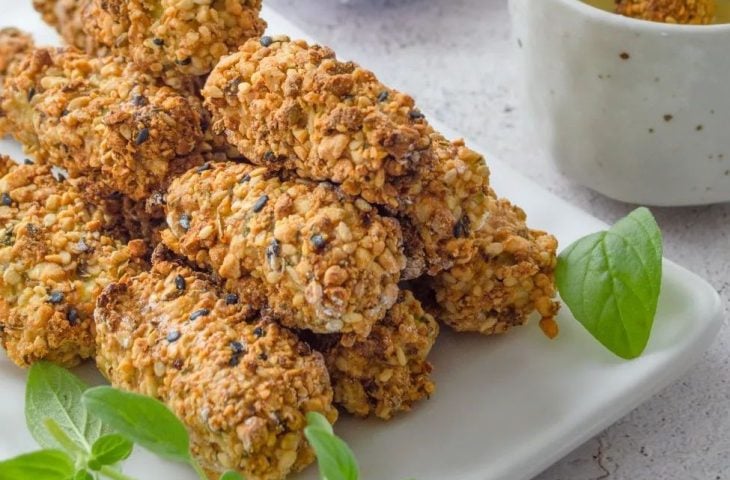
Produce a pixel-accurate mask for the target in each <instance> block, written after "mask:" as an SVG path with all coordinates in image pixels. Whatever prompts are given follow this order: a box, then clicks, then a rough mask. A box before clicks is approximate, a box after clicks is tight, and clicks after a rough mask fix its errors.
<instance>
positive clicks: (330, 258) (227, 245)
mask: <svg viewBox="0 0 730 480" xmlns="http://www.w3.org/2000/svg"><path fill="white" fill-rule="evenodd" d="M166 208H167V223H168V225H169V227H170V228H169V230H167V231H165V232H163V241H164V242H165V244H166V245H167V246H168V247H169V248H171V249H172V250H174V251H176V252H177V253H179V254H182V255H184V256H186V257H187V258H189V259H190V260H191V261H194V262H196V263H197V264H198V265H199V266H201V267H206V268H211V269H212V270H213V271H214V272H216V273H217V274H218V275H219V276H220V277H221V278H222V279H224V280H225V281H227V282H228V283H229V285H231V288H239V285H238V284H239V283H240V280H241V279H247V278H249V276H250V278H251V279H252V280H253V281H255V282H257V285H258V289H259V290H260V292H261V294H262V295H263V296H264V297H265V299H266V301H267V302H268V305H269V307H270V308H271V309H272V311H273V313H274V314H276V315H277V316H278V317H280V320H281V322H282V323H283V324H284V325H286V326H290V327H295V328H308V329H311V330H313V331H316V332H320V333H336V332H356V333H357V334H359V335H362V336H367V334H368V332H369V331H370V328H371V327H372V325H373V324H374V323H375V322H377V321H378V320H380V319H381V318H382V317H383V316H384V315H385V312H386V311H387V310H388V308H390V306H391V305H393V303H394V302H395V300H396V297H397V293H398V288H397V282H398V280H399V273H400V271H401V270H402V269H403V267H404V266H405V258H404V257H403V254H402V252H401V248H402V245H401V243H402V241H401V233H400V227H399V225H398V223H397V222H396V221H395V220H393V219H391V218H385V217H382V216H380V215H379V214H378V212H377V211H376V209H375V208H373V207H372V206H371V205H370V204H368V203H367V202H365V201H364V200H362V199H358V200H355V201H351V200H347V199H345V198H343V196H342V195H340V194H339V193H338V191H337V189H336V188H334V187H333V186H332V185H331V184H316V183H312V182H307V181H304V180H290V181H285V180H281V179H279V178H277V177H272V176H271V175H270V174H269V173H267V171H266V169H265V168H263V167H254V166H251V165H247V164H230V163H229V164H209V165H206V166H205V167H201V168H198V169H194V170H191V171H189V172H188V173H186V174H185V175H183V176H181V177H179V178H177V179H176V180H175V181H174V182H173V183H172V185H171V186H170V189H169V190H168V194H167V207H166ZM244 286H245V288H249V287H250V284H249V283H248V282H246V283H245V285H244Z"/></svg>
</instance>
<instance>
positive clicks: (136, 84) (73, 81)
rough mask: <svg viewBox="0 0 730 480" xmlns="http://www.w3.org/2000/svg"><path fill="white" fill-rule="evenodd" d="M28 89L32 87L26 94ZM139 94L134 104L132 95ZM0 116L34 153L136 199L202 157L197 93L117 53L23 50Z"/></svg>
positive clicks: (99, 185)
mask: <svg viewBox="0 0 730 480" xmlns="http://www.w3.org/2000/svg"><path fill="white" fill-rule="evenodd" d="M29 92H33V95H32V96H31V95H29ZM140 95H142V96H144V97H145V98H146V100H147V101H146V102H144V103H143V104H140V102H138V101H137V100H136V99H137V98H138V97H139V96H140ZM1 100H2V103H1V104H0V107H1V108H2V113H3V115H4V117H5V118H4V121H3V122H2V123H0V127H1V128H2V130H3V131H4V133H10V134H12V135H13V136H14V137H15V138H16V139H17V140H18V141H20V142H21V143H22V144H23V145H24V147H25V149H26V151H27V152H28V153H29V154H31V155H33V156H34V157H35V158H36V160H39V161H41V162H44V163H50V164H53V165H57V166H61V167H63V168H65V169H66V170H67V171H68V172H69V174H70V175H71V176H72V177H78V176H86V177H89V178H90V179H91V183H92V185H95V186H96V188H98V189H101V190H104V191H115V192H121V193H123V194H125V195H127V196H129V197H130V198H131V199H132V200H141V199H144V198H146V196H147V195H149V194H150V193H152V192H153V191H155V190H157V189H159V188H160V187H161V185H163V186H164V184H165V182H166V181H167V180H168V178H169V177H170V176H171V175H173V174H175V173H178V172H182V171H185V170H187V169H188V168H190V167H191V166H193V165H196V164H199V163H202V161H203V158H201V157H202V155H201V154H199V153H200V152H204V151H207V150H210V149H211V148H212V147H210V146H208V145H206V142H205V140H206V138H205V134H204V132H203V131H202V127H201V124H202V123H203V120H204V119H205V118H206V117H207V113H205V112H204V110H203V108H202V105H201V102H200V100H198V99H197V97H195V96H194V95H192V94H185V93H184V92H179V91H177V90H175V89H172V88H170V87H167V86H163V85H161V84H160V81H159V80H157V79H154V78H152V77H150V76H148V75H144V74H140V73H138V72H136V71H135V70H133V69H132V68H130V67H129V65H127V63H126V62H124V61H123V60H121V59H119V58H112V57H103V58H92V57H89V56H88V55H84V54H81V53H78V52H76V51H73V50H64V49H53V48H40V49H36V50H33V51H32V52H30V53H29V54H28V55H27V56H26V57H25V58H24V60H23V61H22V62H21V64H20V65H19V66H18V68H17V70H16V71H15V73H14V74H13V75H9V76H8V77H7V78H6V81H5V88H4V90H3V92H2V98H1Z"/></svg>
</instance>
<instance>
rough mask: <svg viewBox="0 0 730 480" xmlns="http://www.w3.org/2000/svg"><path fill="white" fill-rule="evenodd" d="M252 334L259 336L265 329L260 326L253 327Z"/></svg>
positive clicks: (263, 333) (264, 333)
mask: <svg viewBox="0 0 730 480" xmlns="http://www.w3.org/2000/svg"><path fill="white" fill-rule="evenodd" d="M253 334H254V336H255V337H256V338H261V337H263V336H264V335H266V331H265V330H264V329H263V328H261V327H256V328H254V329H253Z"/></svg>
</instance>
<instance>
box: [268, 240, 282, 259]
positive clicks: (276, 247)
mask: <svg viewBox="0 0 730 480" xmlns="http://www.w3.org/2000/svg"><path fill="white" fill-rule="evenodd" d="M279 253H281V244H280V243H279V241H278V240H277V239H274V240H272V241H271V243H270V244H269V246H268V247H266V258H267V259H268V260H269V261H271V260H272V259H274V258H276V257H277V256H278V255H279Z"/></svg>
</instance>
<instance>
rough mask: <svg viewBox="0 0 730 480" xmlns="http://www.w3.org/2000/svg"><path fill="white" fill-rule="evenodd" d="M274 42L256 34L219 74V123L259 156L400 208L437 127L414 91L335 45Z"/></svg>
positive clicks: (213, 91) (210, 100)
mask: <svg viewBox="0 0 730 480" xmlns="http://www.w3.org/2000/svg"><path fill="white" fill-rule="evenodd" d="M273 40H274V41H273V42H272V43H271V44H270V45H269V46H263V45H262V42H260V41H259V40H249V41H248V42H246V43H245V44H244V45H243V46H242V47H241V48H240V49H239V51H238V52H236V53H234V54H232V55H230V56H227V57H224V58H223V59H221V61H220V63H218V65H217V66H216V67H215V69H214V70H213V72H212V73H211V74H210V76H209V77H208V80H207V82H206V85H205V87H204V88H203V96H204V97H205V103H206V106H207V107H208V109H209V110H210V111H211V113H212V115H213V122H214V123H213V128H214V129H216V130H217V131H224V132H225V134H226V135H227V137H228V140H229V141H230V142H231V143H232V144H233V145H235V146H236V147H237V148H238V150H239V151H240V152H241V154H243V155H244V156H245V157H246V158H248V159H249V160H250V161H251V162H253V163H256V164H258V165H266V166H268V167H270V168H275V169H284V170H289V171H293V172H296V174H297V175H298V176H300V177H302V178H307V179H311V180H319V181H321V180H328V181H331V182H334V183H337V184H340V185H341V188H342V190H343V191H344V192H345V193H347V194H348V195H353V196H354V195H359V196H361V197H362V198H364V199H365V200H367V201H368V202H371V203H376V204H383V205H388V206H391V207H395V206H396V205H397V195H398V191H397V190H396V187H395V185H394V180H395V179H397V178H399V177H403V176H408V175H412V174H413V173H415V171H416V170H417V169H418V168H423V167H424V166H425V165H427V164H428V160H429V159H428V152H429V150H428V147H429V137H428V133H429V131H430V128H431V127H430V126H429V125H428V123H427V122H426V121H425V120H424V119H423V118H422V117H421V116H416V117H415V118H414V116H413V115H411V112H413V111H414V102H413V99H412V98H411V97H409V96H407V95H405V94H402V93H400V92H397V91H395V90H391V89H388V88H387V87H385V86H384V85H383V84H382V83H380V82H379V81H378V80H377V78H376V77H375V75H374V74H373V73H372V72H369V71H367V70H364V69H362V68H360V67H359V66H358V65H356V64H355V63H352V62H341V61H338V60H337V59H336V58H335V54H334V52H333V51H332V50H330V49H329V48H327V47H322V46H318V45H312V46H310V45H308V44H307V43H306V42H304V41H290V40H289V39H288V38H287V37H274V38H273ZM267 43H268V42H267ZM383 91H388V92H389V93H388V95H387V96H386V97H385V98H384V96H383V95H382V92H383Z"/></svg>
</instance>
